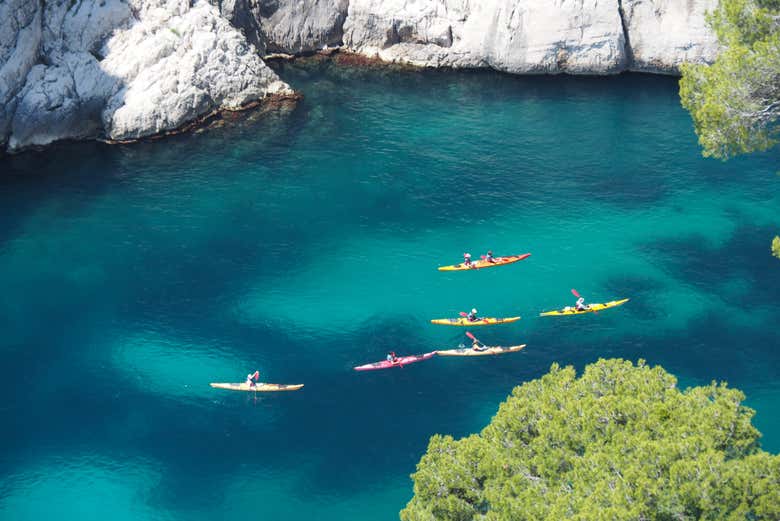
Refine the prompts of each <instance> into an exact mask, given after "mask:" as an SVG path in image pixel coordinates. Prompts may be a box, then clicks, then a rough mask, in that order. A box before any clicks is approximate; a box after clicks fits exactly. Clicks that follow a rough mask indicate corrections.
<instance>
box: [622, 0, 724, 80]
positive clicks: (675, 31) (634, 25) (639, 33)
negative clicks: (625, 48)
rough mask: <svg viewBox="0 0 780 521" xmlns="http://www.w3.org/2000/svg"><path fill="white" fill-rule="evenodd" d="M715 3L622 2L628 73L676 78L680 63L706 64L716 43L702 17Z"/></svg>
mask: <svg viewBox="0 0 780 521" xmlns="http://www.w3.org/2000/svg"><path fill="white" fill-rule="evenodd" d="M717 5H718V2H717V0H652V1H647V0H622V9H621V11H622V16H623V21H624V25H625V29H626V33H627V34H628V41H629V49H630V53H631V64H630V69H631V70H634V71H642V72H660V73H669V74H676V73H677V71H678V69H679V66H680V64H682V63H683V62H694V63H709V62H711V61H713V60H714V59H715V55H716V54H717V50H718V42H717V39H716V38H715V34H714V33H713V32H712V30H711V29H710V28H709V27H707V24H706V20H705V14H706V12H707V11H712V10H713V9H715V8H716V7H717Z"/></svg>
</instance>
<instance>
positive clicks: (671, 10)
mask: <svg viewBox="0 0 780 521" xmlns="http://www.w3.org/2000/svg"><path fill="white" fill-rule="evenodd" d="M716 1H717V0H590V1H588V2H586V1H584V0H479V1H477V0H426V1H414V0H351V1H350V4H349V11H348V15H347V20H346V23H345V24H344V44H345V46H346V47H347V48H349V49H352V50H355V51H356V52H359V53H361V54H366V55H371V56H376V57H378V58H380V59H382V60H387V61H393V62H404V63H410V64H414V65H422V66H433V67H441V66H447V67H458V68H465V67H469V68H472V67H490V68H493V69H496V70H500V71H505V72H510V73H519V74H526V73H560V72H566V73H572V74H609V73H615V72H620V71H623V70H640V71H651V72H672V73H673V72H675V71H676V70H677V66H678V65H679V64H680V63H682V62H683V61H701V60H708V59H712V57H713V56H714V53H715V49H716V47H715V43H716V42H715V40H714V38H713V36H712V34H711V32H710V31H709V30H708V29H707V28H706V25H705V21H704V13H705V11H706V10H707V9H710V8H713V7H714V6H715V5H716Z"/></svg>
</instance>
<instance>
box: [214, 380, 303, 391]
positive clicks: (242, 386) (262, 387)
mask: <svg viewBox="0 0 780 521" xmlns="http://www.w3.org/2000/svg"><path fill="white" fill-rule="evenodd" d="M209 385H210V386H211V387H213V388H215V389H227V390H228V391H249V392H256V393H268V392H275V391H297V390H298V389H300V388H301V387H303V384H266V383H262V382H260V383H256V384H255V385H249V384H248V383H246V382H241V383H235V384H231V383H216V384H213V383H212V384H209Z"/></svg>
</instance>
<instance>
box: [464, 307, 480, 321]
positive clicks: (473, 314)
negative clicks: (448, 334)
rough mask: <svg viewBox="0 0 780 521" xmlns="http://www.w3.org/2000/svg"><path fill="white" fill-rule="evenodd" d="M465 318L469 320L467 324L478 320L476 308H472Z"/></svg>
mask: <svg viewBox="0 0 780 521" xmlns="http://www.w3.org/2000/svg"><path fill="white" fill-rule="evenodd" d="M466 317H467V318H468V319H469V322H476V321H477V320H479V318H477V308H473V309H472V310H471V312H470V313H468V314H467V315H466Z"/></svg>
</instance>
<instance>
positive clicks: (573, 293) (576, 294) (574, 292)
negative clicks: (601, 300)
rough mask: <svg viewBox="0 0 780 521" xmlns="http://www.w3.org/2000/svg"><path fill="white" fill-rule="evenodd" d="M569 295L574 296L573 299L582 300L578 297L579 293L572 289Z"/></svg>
mask: <svg viewBox="0 0 780 521" xmlns="http://www.w3.org/2000/svg"><path fill="white" fill-rule="evenodd" d="M571 294H572V295H574V296H575V297H577V298H582V297H580V294H579V293H577V290H576V289H572V290H571Z"/></svg>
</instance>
